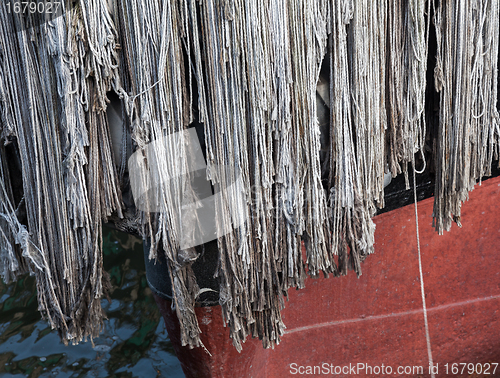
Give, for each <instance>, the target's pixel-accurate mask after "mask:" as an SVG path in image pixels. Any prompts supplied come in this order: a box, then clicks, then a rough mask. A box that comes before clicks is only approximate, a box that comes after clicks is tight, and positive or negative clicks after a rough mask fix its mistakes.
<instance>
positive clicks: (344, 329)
mask: <svg viewBox="0 0 500 378" xmlns="http://www.w3.org/2000/svg"><path fill="white" fill-rule="evenodd" d="M432 204H433V199H432V198H430V199H427V200H424V201H421V202H419V204H418V211H419V224H420V235H421V236H420V239H421V249H422V264H423V270H424V282H425V291H426V301H427V307H428V319H429V329H430V338H431V345H432V352H433V357H434V362H435V363H438V364H439V365H438V369H439V370H438V376H447V375H446V365H445V364H448V376H457V375H456V374H452V372H451V368H452V364H453V363H461V362H465V363H474V364H476V363H488V362H489V363H500V254H499V253H500V178H499V177H497V178H494V179H490V180H488V181H486V182H484V183H483V185H482V186H481V187H477V188H476V189H475V190H474V191H473V192H472V193H471V195H470V200H469V201H468V202H466V203H465V204H464V205H463V209H462V224H463V228H461V229H460V228H458V227H457V226H456V225H454V226H453V227H452V230H451V231H450V232H448V233H445V235H443V236H439V235H437V234H436V233H435V231H434V229H433V228H432ZM375 223H376V225H377V229H376V234H375V238H376V245H375V254H374V255H373V256H370V257H369V258H368V259H367V260H366V261H365V263H364V264H363V265H362V268H363V275H362V276H361V277H360V278H359V279H357V278H356V276H355V274H351V273H350V274H349V275H348V276H346V277H341V278H334V279H331V278H330V279H317V280H313V279H309V280H307V281H306V288H305V289H304V290H299V291H296V290H291V291H290V301H289V302H287V304H286V309H285V310H284V311H283V320H284V322H285V324H286V326H287V331H286V334H285V335H284V336H283V338H282V342H281V343H280V345H278V346H277V347H276V348H275V349H274V350H264V349H263V348H262V345H261V343H260V341H259V340H255V339H249V340H247V342H246V343H245V344H244V347H243V352H242V353H238V352H236V350H235V349H234V347H233V346H232V343H231V341H230V339H229V331H228V329H227V328H224V326H223V323H222V317H221V311H220V307H219V306H216V307H206V308H198V309H197V314H198V319H199V322H200V327H201V329H202V332H203V334H202V340H203V342H204V344H205V346H206V347H207V348H208V350H209V351H210V352H211V354H212V357H210V356H209V355H208V354H206V353H205V352H204V351H203V350H201V349H194V350H189V349H188V348H183V347H181V346H180V344H179V329H178V322H177V319H176V317H175V314H174V313H172V311H171V310H170V302H167V301H164V300H161V299H159V298H157V302H158V304H159V306H160V308H161V310H162V313H163V314H164V317H165V321H166V326H167V330H168V333H169V335H170V338H171V340H172V342H173V343H174V346H175V349H176V353H177V356H178V357H179V360H180V361H181V363H182V366H183V369H184V372H185V374H186V376H187V377H283V376H289V375H294V374H292V373H297V374H296V375H302V374H300V373H307V372H308V371H307V370H306V369H307V366H311V367H314V366H319V367H320V368H322V372H323V373H326V372H327V370H328V372H330V373H331V372H335V368H334V366H340V367H343V373H342V372H341V371H340V372H341V374H338V375H337V376H349V375H351V376H352V375H353V372H354V370H352V369H351V370H347V368H345V367H344V366H347V367H349V365H350V367H351V368H352V367H353V366H355V367H356V368H357V367H360V370H359V371H355V372H356V373H359V375H357V376H386V375H388V374H387V373H388V370H387V369H388V368H387V366H390V367H391V368H392V374H391V376H429V371H428V357H427V347H426V340H425V332H424V318H423V312H422V300H421V293H420V282H419V270H418V257H417V243H416V236H415V215H414V207H413V205H411V206H406V207H403V208H400V209H397V210H395V211H391V212H388V213H385V214H382V215H380V216H377V217H376V218H375ZM358 363H359V364H366V365H369V366H371V367H372V374H369V371H368V374H367V372H366V370H365V369H366V368H365V369H361V367H362V365H357V364H358ZM294 364H295V365H294ZM382 365H384V366H385V367H386V368H385V369H386V370H385V372H386V374H383V373H382V371H380V373H379V374H378V375H377V374H376V373H377V367H379V368H380V369H381V367H382ZM413 366H422V367H423V369H424V374H419V372H417V371H416V370H413V371H412V372H411V373H410V370H408V368H407V370H406V373H405V372H404V371H403V370H399V371H400V372H402V374H398V370H397V369H398V367H403V368H404V367H413ZM486 366H487V365H486ZM483 367H485V366H484V365H483ZM493 367H494V365H491V368H490V371H489V372H490V374H489V375H487V376H500V366H499V367H498V369H496V374H495V375H493V374H491V373H493ZM299 369H300V370H299ZM331 369H333V371H332V370H331ZM338 369H339V368H337V370H336V371H337V372H339V370H338ZM460 369H462V367H460ZM316 371H318V370H316ZM465 373H467V371H466V370H464V374H463V375H465V376H467V375H468V374H465ZM296 375H295V376H296ZM458 375H460V374H458ZM307 376H309V375H307ZM312 376H314V375H312ZM318 376H321V375H318ZM322 376H325V375H322ZM485 376H486V375H485Z"/></svg>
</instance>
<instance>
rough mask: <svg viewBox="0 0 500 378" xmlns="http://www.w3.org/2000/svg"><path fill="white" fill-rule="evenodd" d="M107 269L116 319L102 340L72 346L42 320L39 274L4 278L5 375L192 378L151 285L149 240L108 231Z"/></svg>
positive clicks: (0, 335) (1, 362)
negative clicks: (177, 353)
mask: <svg viewBox="0 0 500 378" xmlns="http://www.w3.org/2000/svg"><path fill="white" fill-rule="evenodd" d="M104 268H105V270H106V271H107V272H108V273H109V274H110V275H111V281H112V284H113V287H114V291H113V293H112V294H111V299H112V301H111V303H109V302H108V301H107V300H103V301H102V305H103V307H104V310H105V311H106V314H107V316H108V320H106V321H105V330H104V332H103V333H102V334H101V336H100V337H99V338H98V339H95V340H94V344H95V347H92V344H91V343H90V342H87V343H81V344H79V345H76V346H72V345H70V346H67V347H66V346H64V344H63V343H61V341H60V339H59V336H58V335H57V332H55V331H52V330H51V329H50V326H49V325H48V324H47V323H46V322H45V321H44V320H41V318H40V313H39V312H38V310H37V300H36V289H35V280H34V277H29V276H25V277H23V278H22V279H19V280H18V281H17V282H14V283H12V284H10V285H5V284H4V283H3V282H1V280H0V377H2V378H3V377H53V376H57V377H58V378H59V377H148V378H149V377H175V378H179V377H184V374H183V373H182V369H181V367H180V363H179V361H178V360H177V358H176V357H175V353H174V350H173V348H172V344H171V343H170V340H169V339H168V335H167V332H166V330H165V324H164V321H163V318H162V317H161V315H160V313H159V311H158V308H157V307H156V304H155V301H154V299H153V296H152V293H151V290H150V289H149V288H148V285H147V282H146V275H145V268H144V258H143V252H142V242H141V240H139V239H137V238H135V237H133V236H129V235H126V234H123V233H120V232H118V231H114V230H105V233H104Z"/></svg>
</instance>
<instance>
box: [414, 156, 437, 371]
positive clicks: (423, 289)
mask: <svg viewBox="0 0 500 378" xmlns="http://www.w3.org/2000/svg"><path fill="white" fill-rule="evenodd" d="M415 177H416V169H415V158H413V198H414V201H415V226H416V229H417V249H418V270H419V273H420V291H421V294H422V307H423V309H424V324H425V340H426V342H427V355H428V357H429V367H430V373H431V377H432V378H434V377H435V374H434V372H433V369H432V367H433V366H434V363H433V360H432V348H431V337H430V335H429V322H428V321H427V306H426V304H425V288H424V274H423V272H422V257H421V254H420V234H419V232H418V206H417V180H416V178H415Z"/></svg>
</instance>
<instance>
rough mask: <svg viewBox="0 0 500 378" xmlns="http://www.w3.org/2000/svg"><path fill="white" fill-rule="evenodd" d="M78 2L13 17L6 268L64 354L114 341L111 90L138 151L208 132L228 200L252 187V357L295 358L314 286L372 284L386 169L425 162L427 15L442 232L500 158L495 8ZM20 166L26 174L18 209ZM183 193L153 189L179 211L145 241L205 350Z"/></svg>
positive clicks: (359, 1) (240, 251)
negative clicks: (110, 305)
mask: <svg viewBox="0 0 500 378" xmlns="http://www.w3.org/2000/svg"><path fill="white" fill-rule="evenodd" d="M66 5H67V6H68V8H67V9H66V12H65V13H64V14H63V15H62V16H61V17H58V18H56V19H54V20H52V21H50V22H45V23H41V22H39V24H40V26H39V27H36V28H29V27H27V25H23V24H22V23H23V22H30V20H31V19H21V18H19V17H15V15H12V14H10V13H8V11H7V7H6V5H5V4H4V3H2V4H1V5H0V28H1V32H0V111H1V114H2V118H1V123H0V131H1V136H2V141H3V143H2V146H1V147H0V158H1V159H2V160H1V164H0V175H1V185H2V186H1V188H0V226H1V230H0V248H1V249H0V263H1V264H2V266H1V267H0V268H1V269H0V272H1V273H2V276H3V278H4V279H5V280H9V279H13V278H15V276H16V275H17V274H20V273H22V272H23V271H26V269H29V270H30V271H32V272H33V273H35V275H36V277H37V285H38V286H37V287H38V296H39V306H40V310H41V312H42V314H43V315H44V316H46V317H47V319H48V320H49V322H50V323H51V325H52V326H53V327H54V328H57V329H58V330H60V332H61V337H62V339H63V340H65V341H72V342H75V343H77V342H79V341H81V340H82V339H84V338H86V337H88V336H89V337H91V338H92V337H96V336H97V335H98V334H99V331H100V329H101V327H102V317H103V314H102V311H101V308H100V301H99V299H100V298H101V296H102V295H103V294H105V289H106V285H107V280H106V278H105V272H103V270H102V252H101V235H102V231H101V223H102V221H103V220H104V221H106V220H107V219H108V218H109V217H111V216H116V217H118V218H120V217H121V216H122V207H123V205H122V199H121V189H120V187H121V186H122V184H123V183H122V182H121V178H123V174H122V171H123V165H122V167H120V174H117V170H116V168H115V165H114V164H115V163H114V160H113V150H112V148H111V141H110V135H109V125H108V122H107V119H106V116H105V110H106V107H107V97H106V93H107V92H108V91H111V90H114V91H115V92H116V93H117V94H118V95H119V96H120V98H121V99H122V101H123V103H124V105H125V109H126V117H127V120H126V125H127V127H129V130H128V132H129V133H130V135H131V136H132V140H133V143H134V145H135V148H136V150H137V151H142V150H143V149H144V148H145V146H148V145H149V146H151V145H152V144H151V142H154V141H156V140H158V139H160V138H162V137H163V136H165V135H170V134H174V133H177V132H180V131H182V130H184V129H186V128H187V127H188V126H189V125H190V124H191V123H192V122H193V121H194V119H195V118H197V119H198V120H199V122H201V123H202V124H203V127H204V131H205V144H206V157H207V172H208V176H209V178H210V180H211V182H212V184H213V185H214V187H215V188H226V187H228V186H230V185H231V183H234V182H235V181H236V180H237V179H238V180H241V182H242V184H243V187H244V188H247V189H248V190H246V191H245V198H244V201H243V204H241V206H240V207H239V208H238V214H237V216H238V217H242V219H251V221H247V222H244V223H243V225H242V226H241V227H238V228H237V229H235V230H233V231H232V232H229V233H227V234H225V235H224V236H222V237H219V238H218V247H219V257H218V269H217V273H216V275H217V278H218V280H219V284H220V292H219V296H220V305H221V306H222V312H223V316H224V319H225V321H226V323H227V324H228V325H229V329H230V337H231V338H232V340H233V343H234V345H235V346H236V348H237V349H238V350H241V343H242V342H244V341H245V339H246V337H247V336H248V335H252V336H254V337H259V338H260V339H262V341H263V344H264V347H266V348H267V347H273V346H274V345H275V344H277V343H279V341H280V337H281V335H282V334H283V332H284V329H285V325H284V324H283V321H282V319H281V314H280V311H281V309H282V308H283V307H284V300H283V296H286V293H287V290H288V289H289V288H291V287H298V288H302V287H304V280H305V278H306V272H307V273H309V275H311V276H313V277H317V276H318V275H319V274H320V272H323V273H324V274H329V273H332V274H333V275H343V274H346V273H347V271H348V269H353V270H355V272H356V273H357V274H358V275H360V274H361V266H360V263H361V262H362V261H363V260H364V259H365V258H366V257H367V256H368V255H369V254H370V253H372V252H373V244H374V230H375V226H374V223H373V222H372V220H371V217H372V216H373V215H374V214H375V211H376V208H377V207H383V206H384V197H383V181H384V174H385V172H387V171H389V172H390V173H391V174H392V175H393V176H395V175H396V174H399V173H405V174H407V170H408V163H410V162H412V161H413V159H414V155H415V154H416V153H418V152H420V153H421V154H422V156H423V155H424V150H423V149H424V142H425V138H426V135H427V133H426V120H425V110H426V102H425V97H426V84H427V83H426V78H427V71H428V69H427V61H428V59H427V56H428V45H429V33H430V28H429V23H430V17H431V13H430V12H431V10H432V12H433V13H432V14H433V16H434V24H435V26H436V37H437V44H438V55H437V65H436V69H435V82H436V88H437V90H438V91H440V98H441V103H440V106H439V119H440V121H439V132H438V135H437V137H436V140H435V141H434V150H435V151H434V159H435V161H436V174H437V178H436V194H437V195H436V199H435V209H434V217H435V224H436V228H437V230H438V231H439V232H442V230H443V229H449V227H450V225H451V220H452V219H453V218H455V219H459V217H460V205H461V203H462V201H464V200H465V199H466V198H467V193H468V191H470V190H472V188H473V186H474V184H475V183H476V181H477V180H478V179H480V178H481V177H482V176H483V175H485V174H490V169H491V164H492V161H493V159H498V148H499V143H498V142H499V141H498V138H499V137H500V129H499V127H500V126H499V125H500V122H499V116H498V110H497V108H496V106H497V86H498V74H497V65H498V39H499V31H498V23H499V5H498V1H492V2H487V1H484V2H483V1H472V0H461V1H458V2H456V4H453V2H441V3H437V2H436V4H434V2H427V1H425V0H412V1H402V0H390V1H385V0H377V1H368V0H351V1H349V0H298V1H287V0H263V1H256V0H232V1H222V0H220V1H196V0H176V1H161V0H147V1H144V2H141V3H140V4H139V3H138V2H136V1H131V0H116V1H113V2H111V5H108V3H107V2H106V1H104V0H81V1H80V2H78V3H77V4H76V5H74V6H72V7H70V6H69V4H66ZM431 5H433V6H432V7H431ZM456 15H459V17H458V18H457V17H456ZM32 17H36V16H32ZM35 21H36V20H35ZM31 22H33V20H31ZM119 41H120V43H119ZM324 67H329V74H327V76H329V79H328V81H329V90H328V91H327V93H326V95H325V96H323V97H324V100H325V101H326V102H327V106H328V108H329V111H330V117H329V119H330V122H329V126H328V130H327V133H326V134H327V139H328V145H329V147H328V153H327V154H326V158H325V159H323V160H324V161H322V159H321V152H322V145H321V138H322V137H325V133H324V132H323V135H322V129H321V125H320V123H319V121H318V109H317V94H316V88H317V85H318V81H321V76H322V75H324V71H325V70H324V69H323V68H324ZM195 115H197V116H196V117H195ZM168 143H171V144H172V143H173V142H172V140H171V141H170V142H168ZM4 144H5V146H4ZM12 145H13V146H14V148H12V147H11V146H12ZM154 146H156V147H154V153H155V156H156V157H155V160H156V162H157V164H158V172H160V174H161V172H173V173H174V174H176V176H177V175H178V176H182V174H184V173H185V172H186V166H185V162H183V160H182V159H180V158H179V157H180V156H186V155H189V151H188V150H186V149H185V148H184V147H183V145H182V144H177V145H175V146H174V145H170V146H168V147H169V148H160V147H159V146H161V144H155V145H154ZM9 151H10V152H9ZM12 151H14V153H13V152H12ZM16 151H17V152H16ZM169 151H176V153H175V154H172V153H171V152H169ZM12 156H18V157H19V160H20V167H21V170H22V180H23V183H22V184H23V185H22V186H23V189H24V198H23V199H22V201H21V203H18V202H19V200H16V198H15V193H13V190H12V187H13V186H14V184H13V183H12V177H10V174H9V169H10V171H12V166H13V165H14V161H13V159H14V158H13V157H12ZM122 160H123V159H122ZM218 167H225V169H223V170H219V169H218ZM325 167H326V171H327V173H326V174H324V173H325ZM186 176H189V175H184V177H185V178H184V179H183V180H185V179H186ZM188 178H189V177H188ZM160 179H161V177H160V178H159V180H160ZM184 189H185V181H182V180H178V181H174V182H173V185H172V187H171V188H170V190H169V191H161V192H159V193H157V198H158V199H159V201H160V202H161V203H162V205H163V206H162V208H163V209H165V211H163V212H161V213H155V212H142V213H141V214H140V219H141V220H142V221H141V226H140V230H139V231H140V232H141V233H142V234H143V236H144V237H149V238H151V246H152V247H151V251H150V257H151V258H154V257H156V256H157V253H158V251H160V250H162V251H164V253H165V254H166V258H167V262H168V265H169V271H170V279H171V281H172V283H173V284H172V286H173V302H174V305H175V309H176V312H177V315H178V318H179V320H180V322H181V331H182V333H181V339H182V343H183V345H189V346H190V347H195V346H202V343H201V340H200V329H199V327H198V323H197V319H196V316H195V315H194V305H195V299H196V296H197V294H198V293H199V291H200V290H199V287H198V285H197V283H196V277H195V276H194V273H193V271H192V269H191V265H192V263H193V262H194V261H195V260H196V258H197V254H196V252H195V250H194V249H192V248H188V249H181V247H180V245H181V233H182V231H183V230H182V229H181V228H180V227H179V223H178V222H177V219H176V217H177V214H178V213H179V211H180V209H181V207H182V203H181V202H180V201H179V198H180V197H181V193H184V191H183V190H184ZM224 195H225V196H226V197H225V198H223V199H224V200H225V201H218V202H217V203H216V209H217V214H218V216H217V219H216V222H217V223H218V224H219V226H220V227H224V229H226V228H227V227H226V226H229V228H231V227H230V226H231V222H232V221H234V219H232V216H234V214H231V213H230V212H229V210H228V209H227V208H226V207H225V205H224V204H225V203H238V202H237V200H235V198H232V197H233V196H234V193H232V192H230V191H229V192H227V193H225V194H224ZM21 208H23V209H24V208H25V212H26V215H27V217H26V219H25V220H24V219H22V218H23V217H22V211H20V209H21ZM238 224H239V223H238ZM28 230H29V233H28ZM302 245H305V255H303V254H302ZM306 268H307V269H306Z"/></svg>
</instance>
